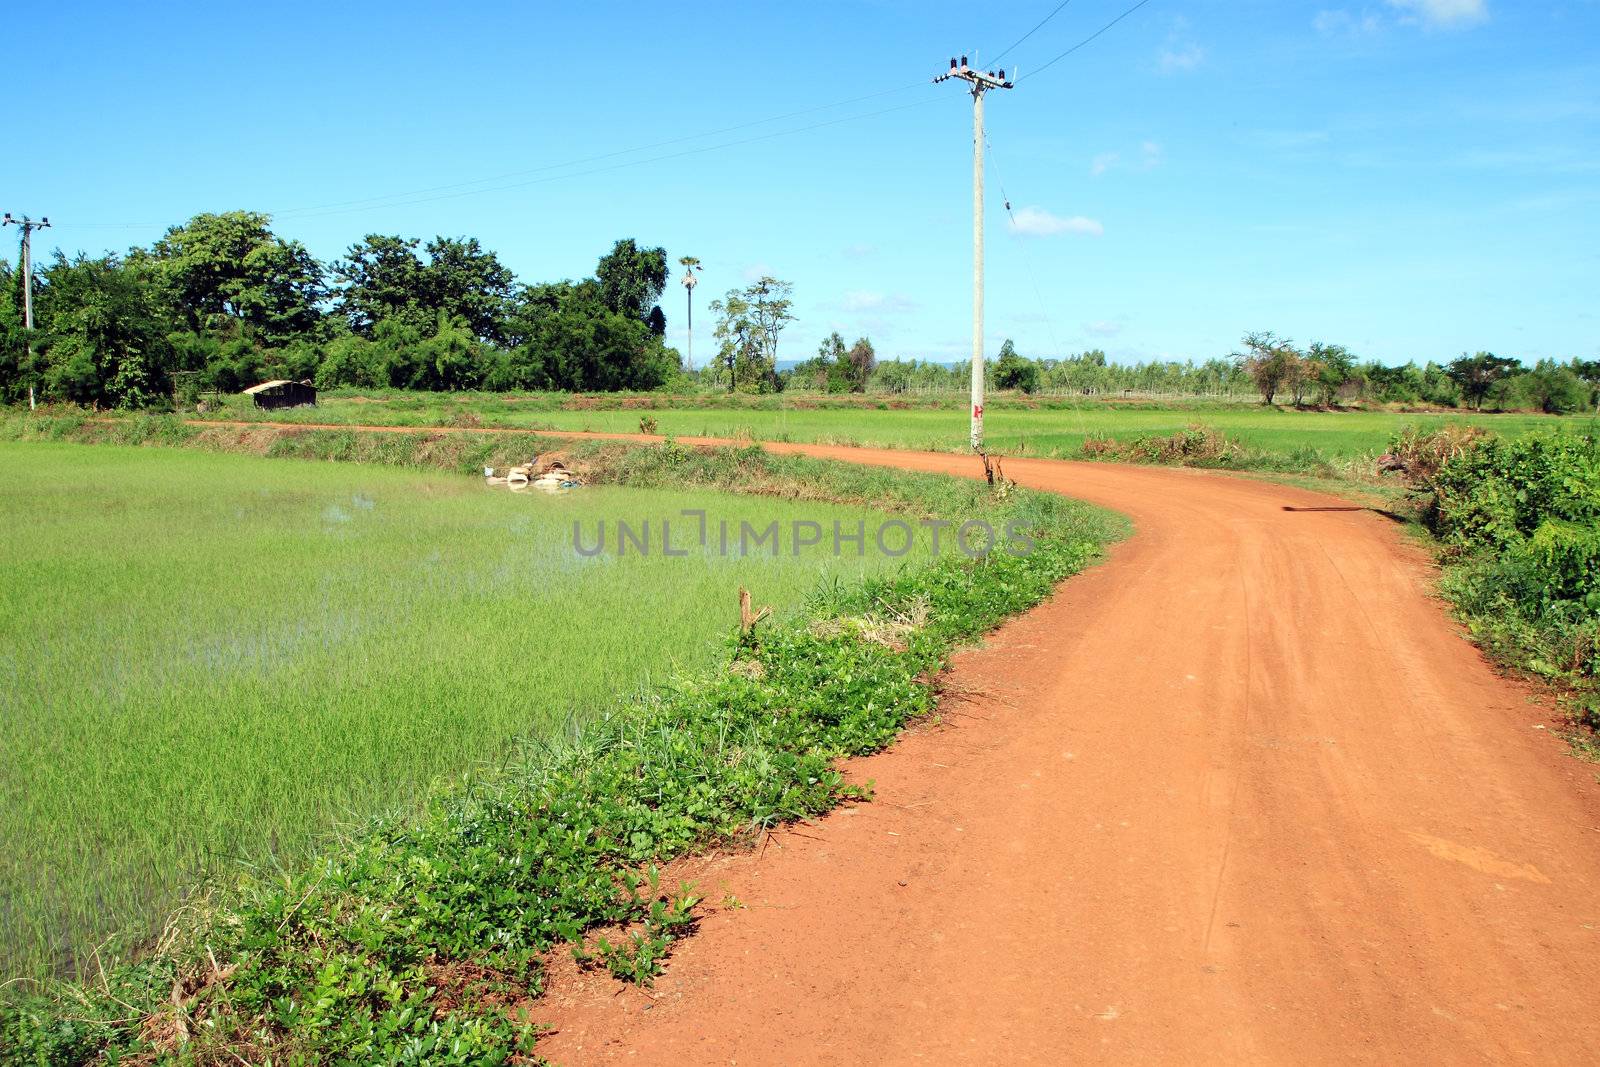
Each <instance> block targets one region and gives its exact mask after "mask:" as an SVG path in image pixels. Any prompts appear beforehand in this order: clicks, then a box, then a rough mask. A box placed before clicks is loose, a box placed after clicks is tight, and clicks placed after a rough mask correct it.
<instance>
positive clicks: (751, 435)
mask: <svg viewBox="0 0 1600 1067" xmlns="http://www.w3.org/2000/svg"><path fill="white" fill-rule="evenodd" d="M241 400H243V398H238V397H228V398H225V402H224V403H223V405H222V406H221V407H220V408H216V409H214V410H212V411H210V412H208V413H207V414H206V415H204V416H202V417H204V418H215V419H218V420H246V421H290V422H296V421H303V422H316V423H334V424H345V425H393V426H410V427H415V428H427V427H435V426H449V427H453V428H465V429H485V430H492V429H535V430H573V431H594V432H603V433H638V432H639V431H640V430H641V428H645V429H647V430H648V431H649V432H659V433H663V434H672V435H676V436H680V437H716V438H724V439H742V440H754V441H779V442H795V443H814V444H845V445H859V446H863V447H876V448H905V449H913V450H924V451H934V452H960V451H962V450H964V449H965V448H966V444H967V430H966V424H965V421H964V419H963V417H962V410H963V409H962V407H961V405H960V404H957V403H953V402H952V401H951V400H950V398H947V397H941V398H934V399H915V398H913V399H896V398H893V397H875V398H874V397H867V398H849V399H845V398H834V397H817V396H809V397H808V396H803V395H799V394H795V395H789V394H778V395H776V396H769V397H758V398H751V397H747V396H743V395H739V396H736V397H732V398H727V399H726V400H723V401H721V402H719V401H718V399H717V398H714V397H699V396H697V397H673V396H655V395H643V396H632V397H611V398H607V397H573V396H570V395H554V394H533V395H528V396H521V395H500V394H488V393H479V394H462V395H454V394H418V393H393V394H383V395H380V396H365V395H359V394H345V393H335V394H330V395H325V396H324V397H323V398H322V399H321V402H320V403H319V404H318V406H317V407H315V408H307V409H298V410H291V411H286V412H285V411H278V412H262V411H258V410H257V409H255V408H253V407H251V406H249V404H248V403H245V402H241ZM985 421H986V435H987V439H988V442H989V445H990V447H991V448H992V449H993V450H995V451H998V452H1003V453H1005V454H1007V455H1030V456H1039V457H1048V458H1060V459H1083V458H1097V457H1100V456H1104V455H1105V453H1106V451H1107V449H1106V448H1105V443H1107V442H1111V443H1114V444H1116V445H1119V446H1122V447H1123V448H1125V449H1128V452H1127V454H1126V455H1125V456H1124V457H1123V458H1129V459H1133V460H1139V459H1141V458H1142V457H1141V455H1140V451H1141V449H1140V448H1138V447H1135V446H1136V444H1137V442H1139V441H1140V440H1144V441H1146V442H1152V443H1154V442H1159V441H1162V440H1166V439H1171V438H1174V437H1177V436H1181V435H1184V434H1185V433H1187V432H1188V431H1189V430H1190V429H1191V427H1195V426H1199V427H1202V428H1205V429H1207V430H1209V431H1211V432H1213V433H1214V434H1217V435H1220V436H1222V437H1224V438H1226V439H1227V441H1228V442H1230V443H1231V448H1230V449H1229V454H1228V455H1227V456H1226V457H1218V456H1215V455H1213V456H1211V457H1194V460H1195V461H1199V462H1207V463H1210V464H1211V465H1215V466H1220V467H1224V468H1232V469H1266V470H1284V471H1303V472H1310V473H1327V472H1329V471H1330V470H1337V469H1339V468H1341V467H1342V466H1344V465H1346V464H1349V463H1352V462H1355V461H1359V460H1363V459H1368V458H1374V457H1376V456H1377V455H1378V454H1379V453H1381V452H1382V451H1383V449H1384V448H1385V446H1386V445H1387V443H1388V442H1389V440H1390V439H1391V438H1392V437H1393V436H1394V435H1395V434H1396V433H1398V432H1400V431H1401V430H1403V429H1405V428H1407V427H1420V428H1423V429H1434V428H1438V427H1441V426H1447V425H1474V426H1479V427H1482V428H1485V429H1488V430H1492V431H1494V432H1497V433H1501V434H1503V435H1506V436H1519V435H1521V434H1524V433H1527V432H1529V431H1531V430H1534V429H1540V428H1545V429H1555V430H1560V431H1566V430H1572V429H1583V428H1586V427H1590V428H1592V427H1595V426H1596V425H1600V424H1597V423H1596V422H1595V418H1594V417H1593V416H1565V417H1562V416H1544V415H1503V414H1478V413H1473V412H1450V413H1442V412H1405V411H1384V410H1378V411H1362V410H1342V411H1319V410H1296V409H1293V408H1264V407H1262V406H1261V405H1259V404H1253V405H1252V404H1203V403H1199V404H1182V405H1171V404H1169V405H1153V404H1115V403H1107V402H1081V401H1074V400H1032V399H1029V398H1025V397H1007V396H1003V395H997V396H995V397H993V398H991V402H990V403H989V404H988V405H987V413H986V419H985ZM1155 447H1159V446H1158V445H1156V444H1151V445H1148V446H1146V447H1145V448H1144V449H1143V450H1144V451H1149V450H1150V449H1151V448H1155Z"/></svg>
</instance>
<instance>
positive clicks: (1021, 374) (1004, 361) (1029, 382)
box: [994, 339, 1039, 393]
mask: <svg viewBox="0 0 1600 1067" xmlns="http://www.w3.org/2000/svg"><path fill="white" fill-rule="evenodd" d="M994 384H995V388H997V389H1017V390H1020V391H1022V392H1024V393H1035V392H1038V391H1039V365H1038V364H1037V363H1035V362H1034V361H1033V360H1031V359H1028V358H1027V357H1025V356H1021V355H1018V354H1017V349H1016V346H1015V345H1013V344H1012V343H1011V341H1010V340H1009V339H1007V340H1006V341H1005V342H1004V343H1003V344H1001V346H1000V359H999V360H998V361H997V362H996V363H995V365H994Z"/></svg>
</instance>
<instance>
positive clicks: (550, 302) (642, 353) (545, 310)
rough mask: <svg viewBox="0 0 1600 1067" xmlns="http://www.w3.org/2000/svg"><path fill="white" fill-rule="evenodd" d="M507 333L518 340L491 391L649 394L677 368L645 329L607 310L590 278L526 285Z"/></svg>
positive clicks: (597, 285)
mask: <svg viewBox="0 0 1600 1067" xmlns="http://www.w3.org/2000/svg"><path fill="white" fill-rule="evenodd" d="M511 330H512V332H513V333H514V334H515V335H516V336H517V337H518V338H519V341H518V343H517V345H516V347H515V348H513V349H512V350H511V351H510V352H508V353H506V355H505V358H504V360H503V361H502V363H501V364H500V365H498V366H496V367H495V368H493V369H492V370H491V372H490V376H489V378H488V380H487V381H486V383H485V384H486V385H488V386H489V387H490V388H495V389H527V388H534V389H569V390H617V389H654V388H656V387H657V386H659V385H661V384H663V383H664V382H665V381H666V380H667V379H668V378H669V377H670V376H671V375H672V374H674V373H676V372H677V370H678V369H679V364H678V358H677V353H676V352H674V351H673V350H672V349H669V348H667V347H666V346H665V345H664V344H663V343H662V341H661V338H660V337H659V336H658V335H656V334H655V333H652V332H651V331H650V329H649V327H648V326H647V325H646V324H645V323H643V322H641V321H639V320H638V319H636V318H632V317H630V316H627V315H622V314H619V313H617V312H615V311H613V310H611V308H609V307H608V306H607V305H606V303H605V301H604V299H603V298H602V295H601V287H600V283H599V282H598V281H596V280H595V279H587V280H585V281H581V282H557V283H554V284H545V285H536V286H529V287H528V288H527V289H526V290H525V291H524V293H523V296H522V300H521V304H520V307H519V309H518V311H517V313H516V315H515V316H513V319H512V322H511Z"/></svg>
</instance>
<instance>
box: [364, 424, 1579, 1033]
mask: <svg viewBox="0 0 1600 1067" xmlns="http://www.w3.org/2000/svg"><path fill="white" fill-rule="evenodd" d="M339 428H341V429H365V428H364V427H339ZM403 432H415V431H414V430H412V429H410V428H404V430H403ZM555 436H576V435H571V434H557V435H555ZM607 436H610V435H607ZM615 436H626V435H615ZM683 440H685V442H686V443H693V442H692V441H691V440H689V439H683ZM768 447H769V448H772V449H773V450H774V451H782V452H788V453H804V454H806V455H813V456H821V457H825V458H829V459H839V460H845V461H848V462H856V463H870V464H877V465H883V466H890V467H899V468H906V469H918V470H931V471H945V472H949V473H953V474H960V475H967V476H971V475H973V474H975V473H976V465H975V463H974V461H972V460H971V459H967V458H963V457H958V456H951V455H937V454H925V453H913V452H903V451H894V450H873V449H852V448H835V447H824V446H800V445H769V446H768ZM1006 472H1007V474H1009V475H1011V476H1012V477H1014V478H1015V479H1016V480H1017V481H1019V482H1020V483H1022V484H1024V485H1029V486H1033V487H1036V488H1041V489H1046V490H1051V491H1056V492H1062V493H1066V494H1068V495H1070V496H1074V497H1078V498H1081V499H1085V500H1089V501H1091V502H1094V503H1097V504H1101V505H1104V506H1106V507H1110V508H1113V509H1116V510H1118V511H1121V512H1123V513H1125V514H1127V515H1129V516H1131V517H1132V518H1133V520H1134V523H1135V527H1136V533H1135V535H1134V537H1132V538H1131V539H1130V540H1128V541H1126V542H1124V543H1123V544H1121V545H1118V546H1117V547H1116V548H1115V549H1114V550H1113V551H1112V553H1111V555H1110V558H1109V559H1108V560H1107V561H1106V562H1105V563H1103V564H1102V565H1100V566H1098V567H1096V568H1094V569H1093V570H1091V571H1089V572H1086V573H1085V574H1083V575H1081V576H1079V577H1077V578H1074V579H1072V580H1071V581H1069V582H1068V583H1066V584H1065V585H1064V586H1063V587H1062V589H1061V590H1060V591H1059V592H1058V594H1057V595H1056V596H1055V597H1054V598H1053V599H1052V600H1051V601H1049V602H1048V603H1046V604H1045V605H1043V606H1041V607H1039V608H1037V609H1035V610H1034V611H1032V612H1030V613H1028V614H1027V615H1025V616H1023V617H1021V618H1018V619H1016V620H1014V621H1012V622H1011V623H1009V624H1007V625H1006V626H1004V627H1003V628H1001V629H1000V630H999V631H997V632H996V633H995V634H993V635H992V636H991V638H990V639H989V640H988V641H986V642H985V643H984V645H983V646H982V647H980V648H976V649H973V650H969V651H966V652H964V653H962V654H960V655H959V656H958V657H957V659H956V661H955V664H954V668H953V670H952V671H951V672H950V675H949V677H948V679H947V683H946V684H947V688H948V690H949V695H948V696H947V698H946V699H945V701H944V702H943V704H942V709H943V712H944V715H945V718H946V721H945V723H944V724H943V725H941V726H938V727H934V728H927V729H921V730H916V731H913V732H912V733H911V734H909V735H908V736H907V737H906V738H904V739H903V740H902V741H901V742H900V743H898V744H896V745H895V746H894V747H893V748H891V749H890V750H889V751H887V752H885V753H882V754H880V755H877V756H874V757H871V758H867V759H862V760H857V761H853V762H852V763H851V764H850V765H849V770H850V774H851V775H852V776H853V777H855V778H857V779H859V780H867V779H871V780H873V781H874V782H875V783H876V787H877V795H876V800H875V801H874V802H873V803H871V804H868V805H862V806H858V807H851V808H846V809H842V810H840V811H839V812H836V813H835V814H833V815H831V816H829V817H828V818H826V819H823V820H820V821H818V822H817V823H816V824H814V825H807V826H803V827H799V828H796V829H795V830H792V831H789V832H785V833H782V834H779V835H777V836H776V837H775V838H774V839H773V840H772V842H771V843H770V844H769V846H768V847H767V848H765V849H764V850H762V851H761V852H760V853H745V854H736V855H731V856H722V857H710V858H705V859H701V860H697V861H694V862H693V863H692V864H690V865H688V867H687V868H686V870H688V871H689V872H690V873H692V874H693V875H694V876H695V877H696V879H697V881H698V883H699V887H700V889H701V891H702V892H703V893H704V894H705V895H706V896H707V898H708V901H709V903H710V904H711V905H712V914H711V915H710V916H709V917H708V918H707V919H706V920H705V921H704V922H703V924H702V927H701V930H700V931H699V933H697V934H696V936H695V937H693V938H691V939H689V940H688V941H686V942H684V943H683V944H682V945H681V946H680V947H679V948H678V949H677V951H676V953H675V954H674V957H673V959H672V961H671V963H670V965H669V968H668V971H667V974H666V975H665V976H664V977H663V978H662V979H661V980H660V981H659V982H658V984H657V988H656V989H655V991H654V992H653V993H652V994H649V995H646V994H644V993H642V992H639V991H637V990H633V989H631V988H623V987H619V986H617V985H616V984H615V983H612V982H611V981H610V980H609V979H606V978H603V977H600V976H595V975H586V974H577V973H574V972H565V973H560V974H558V975H557V976H556V977H555V979H554V981H553V982H552V988H551V992H550V995H549V997H548V998H547V1000H546V1001H545V1002H544V1003H543V1004H542V1007H541V1012H540V1016H539V1017H540V1018H541V1020H542V1021H545V1022H548V1023H550V1024H551V1025H552V1026H553V1027H554V1028H555V1033H554V1034H553V1035H552V1036H551V1037H550V1038H548V1039H547V1040H546V1041H545V1042H543V1043H542V1044H541V1051H542V1052H544V1054H546V1055H548V1056H550V1057H551V1058H552V1059H554V1060H556V1061H557V1062H562V1063H572V1064H581V1063H595V1062H611V1061H613V1060H624V1059H627V1060H631V1061H633V1062H641V1063H735V1062H736V1063H744V1064H754V1063H784V1064H801V1063H916V1062H925V1061H940V1060H956V1061H968V1062H992V1063H1063V1062H1075V1063H1082V1062H1116V1063H1129V1062H1138V1063H1195V1062H1219V1061H1234V1062H1238V1061H1249V1062H1276V1063H1289V1062H1294V1063H1306V1062H1319V1063H1320V1062H1367V1063H1394V1062H1401V1061H1405V1062H1425V1063H1473V1062H1485V1063H1504V1062H1528V1063H1593V1062H1600V1012H1597V1011H1596V1010H1595V1007H1594V1003H1595V1000H1594V998H1595V995H1596V991H1597V990H1600V897H1597V891H1600V786H1597V785H1596V780H1595V769H1594V768H1593V767H1592V766H1591V765H1587V764H1584V763H1581V762H1579V761H1576V760H1574V759H1572V758H1571V757H1569V756H1568V755H1567V754H1566V752H1565V750H1564V748H1563V747H1562V746H1561V745H1560V744H1559V742H1557V741H1556V740H1554V739H1553V738H1552V737H1550V736H1549V735H1548V733H1547V732H1546V731H1543V730H1539V729H1534V727H1535V726H1539V725H1544V724H1546V723H1548V722H1549V721H1550V719H1551V712H1550V710H1549V709H1548V708H1546V707H1540V706H1535V705H1534V704H1532V703H1530V697H1531V694H1530V692H1529V691H1528V690H1527V689H1526V688H1525V687H1522V686H1520V685H1518V684H1516V683H1514V682H1510V681H1507V680H1505V679H1502V678H1499V677H1497V676H1496V675H1495V673H1494V672H1493V671H1492V670H1491V669H1490V668H1489V666H1488V665H1487V664H1486V663H1485V662H1484V660H1483V658H1482V657H1481V656H1480V654H1479V653H1478V652H1477V651H1476V650H1475V649H1473V648H1472V646H1470V645H1469V644H1468V643H1467V642H1466V641H1464V640H1463V639H1462V638H1461V636H1460V634H1459V633H1458V632H1457V629H1456V627H1455V626H1454V625H1453V624H1452V623H1451V621H1450V620H1449V618H1448V615H1447V613H1446V612H1445V610H1444V608H1443V606H1442V605H1441V604H1440V603H1439V602H1438V601H1437V600H1436V599H1435V598H1434V597H1433V596H1432V594H1431V582H1432V576H1431V571H1430V568H1429V565H1428V562H1427V559H1426V557H1425V555H1424V553H1423V552H1422V551H1421V550H1420V549H1418V548H1416V547H1415V546H1412V545H1409V544H1407V543H1406V542H1405V541H1404V539H1403V537H1402V535H1401V532H1400V531H1399V529H1398V528H1397V527H1396V526H1395V525H1394V524H1392V523H1391V522H1389V521H1388V520H1386V519H1384V518H1382V517H1380V516H1377V515H1374V514H1372V513H1370V512H1364V511H1341V510H1329V511H1293V510H1286V509H1288V508H1302V507H1313V508H1315V507H1337V506H1338V505H1339V503H1340V502H1339V501H1337V500H1334V499H1332V498H1329V497H1326V496H1319V495H1317V494H1313V493H1308V492H1304V491H1301V490H1296V489H1289V488H1284V487H1280V486H1276V485H1271V484H1267V483H1263V482H1258V481H1252V480H1246V479H1239V478H1230V477H1227V476H1223V475H1217V474H1211V473H1205V472H1197V471H1186V470H1167V469H1150V468H1133V467H1124V466H1115V465H1109V464H1095V463H1069V462H1060V461H1047V460H1022V459H1016V460H1010V461H1008V462H1007V464H1006ZM734 900H736V901H737V902H739V903H740V904H742V905H743V906H720V905H719V902H722V903H724V904H729V905H731V904H732V903H733V901H734Z"/></svg>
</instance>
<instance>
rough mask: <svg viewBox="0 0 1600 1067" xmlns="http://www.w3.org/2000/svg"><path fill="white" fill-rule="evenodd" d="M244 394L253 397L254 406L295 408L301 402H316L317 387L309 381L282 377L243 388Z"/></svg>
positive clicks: (313, 404) (267, 408)
mask: <svg viewBox="0 0 1600 1067" xmlns="http://www.w3.org/2000/svg"><path fill="white" fill-rule="evenodd" d="M245 395H246V396H250V397H254V398H255V402H256V407H258V408H264V409H266V410H268V411H272V410H275V409H277V408H297V407H300V406H301V405H303V404H310V405H312V406H313V407H315V406H316V403H317V387H316V386H314V385H312V384H311V383H310V382H309V381H304V382H291V381H287V380H285V379H282V378H278V379H274V380H273V381H270V382H262V383H261V384H260V385H252V386H251V387H250V388H248V389H246V390H245Z"/></svg>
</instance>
